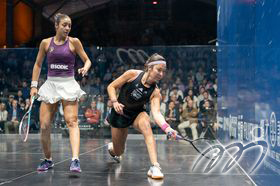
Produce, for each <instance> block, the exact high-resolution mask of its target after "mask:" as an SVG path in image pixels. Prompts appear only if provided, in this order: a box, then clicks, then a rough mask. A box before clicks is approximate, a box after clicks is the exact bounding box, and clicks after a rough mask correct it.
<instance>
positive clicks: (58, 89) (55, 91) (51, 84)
mask: <svg viewBox="0 0 280 186" xmlns="http://www.w3.org/2000/svg"><path fill="white" fill-rule="evenodd" d="M84 94H86V93H85V92H84V91H83V90H82V89H81V88H80V85H79V84H78V83H77V81H76V80H75V78H74V77H48V79H47V81H46V82H45V83H44V84H43V85H42V86H41V87H40V89H39V91H38V96H39V97H38V100H39V101H43V102H45V103H51V104H53V103H56V102H58V101H60V100H66V101H76V100H79V99H80V98H81V97H82V96H83V95H84Z"/></svg>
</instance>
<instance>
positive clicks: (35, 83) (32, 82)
mask: <svg viewBox="0 0 280 186" xmlns="http://www.w3.org/2000/svg"><path fill="white" fill-rule="evenodd" d="M37 86H38V81H31V86H30V87H31V88H37Z"/></svg>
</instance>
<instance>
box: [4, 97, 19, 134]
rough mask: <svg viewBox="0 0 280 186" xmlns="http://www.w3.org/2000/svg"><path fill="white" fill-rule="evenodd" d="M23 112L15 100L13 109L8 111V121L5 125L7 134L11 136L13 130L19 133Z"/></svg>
mask: <svg viewBox="0 0 280 186" xmlns="http://www.w3.org/2000/svg"><path fill="white" fill-rule="evenodd" d="M21 116H22V112H21V110H20V109H19V107H18V101H17V100H13V102H12V108H10V110H9V111H8V120H7V122H6V123H5V133H6V134H9V133H10V131H11V130H14V131H15V132H16V133H17V132H18V127H19V122H20V120H21Z"/></svg>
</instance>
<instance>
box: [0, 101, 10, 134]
mask: <svg viewBox="0 0 280 186" xmlns="http://www.w3.org/2000/svg"><path fill="white" fill-rule="evenodd" d="M7 118H8V111H7V110H6V105H5V103H0V132H3V131H4V124H5V122H6V121H7Z"/></svg>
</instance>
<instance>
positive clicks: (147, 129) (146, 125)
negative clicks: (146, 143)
mask: <svg viewBox="0 0 280 186" xmlns="http://www.w3.org/2000/svg"><path fill="white" fill-rule="evenodd" d="M140 129H141V131H142V133H143V134H149V133H151V132H152V130H151V124H150V121H147V120H145V121H143V122H142V123H141V128H140Z"/></svg>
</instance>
